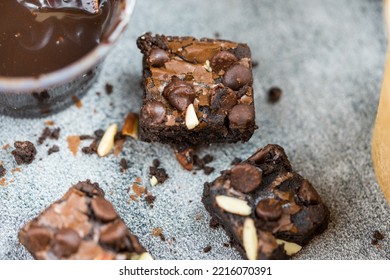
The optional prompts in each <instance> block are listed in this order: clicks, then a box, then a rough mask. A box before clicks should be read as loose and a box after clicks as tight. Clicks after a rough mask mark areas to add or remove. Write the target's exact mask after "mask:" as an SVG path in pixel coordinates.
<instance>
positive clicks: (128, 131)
mask: <svg viewBox="0 0 390 280" xmlns="http://www.w3.org/2000/svg"><path fill="white" fill-rule="evenodd" d="M138 119H139V118H138V114H136V113H132V112H130V113H128V114H127V116H126V119H125V122H124V124H123V127H122V134H123V135H126V136H130V137H132V138H134V139H138Z"/></svg>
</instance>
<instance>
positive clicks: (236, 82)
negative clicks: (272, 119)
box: [137, 33, 257, 146]
mask: <svg viewBox="0 0 390 280" xmlns="http://www.w3.org/2000/svg"><path fill="white" fill-rule="evenodd" d="M137 46H138V48H139V49H140V51H141V52H142V54H143V85H144V96H143V105H142V108H141V113H140V139H141V140H143V141H147V142H161V143H167V144H179V143H181V142H184V143H187V144H189V145H193V146H196V145H199V144H210V143H218V142H228V143H235V142H239V141H241V142H246V141H248V140H249V139H250V138H251V137H252V135H253V133H254V130H255V129H256V128H257V126H256V123H255V107H254V97H253V75H252V58H251V51H250V48H249V46H248V45H247V44H242V43H236V42H231V41H225V40H216V39H207V38H202V39H196V38H194V37H177V36H165V35H155V36H153V35H152V34H151V33H146V34H144V35H142V36H140V37H139V38H138V40H137Z"/></svg>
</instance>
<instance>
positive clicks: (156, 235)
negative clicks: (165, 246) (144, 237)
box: [152, 227, 166, 241]
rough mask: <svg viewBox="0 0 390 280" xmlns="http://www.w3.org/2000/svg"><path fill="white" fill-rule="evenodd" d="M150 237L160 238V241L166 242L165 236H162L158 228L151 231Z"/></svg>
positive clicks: (160, 229) (161, 231)
mask: <svg viewBox="0 0 390 280" xmlns="http://www.w3.org/2000/svg"><path fill="white" fill-rule="evenodd" d="M152 235H153V236H155V237H160V239H161V241H165V240H166V239H165V236H164V234H163V230H162V228H159V227H157V228H153V229H152Z"/></svg>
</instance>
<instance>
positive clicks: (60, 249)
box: [53, 228, 81, 258]
mask: <svg viewBox="0 0 390 280" xmlns="http://www.w3.org/2000/svg"><path fill="white" fill-rule="evenodd" d="M54 240H55V245H54V248H53V251H54V253H55V254H56V255H57V256H58V257H60V258H61V257H69V256H70V255H72V254H74V253H76V252H77V250H78V248H79V246H80V243H81V238H80V236H79V235H78V233H77V232H76V231H75V230H73V229H71V228H64V229H60V230H59V231H58V232H57V233H56V234H55V236H54Z"/></svg>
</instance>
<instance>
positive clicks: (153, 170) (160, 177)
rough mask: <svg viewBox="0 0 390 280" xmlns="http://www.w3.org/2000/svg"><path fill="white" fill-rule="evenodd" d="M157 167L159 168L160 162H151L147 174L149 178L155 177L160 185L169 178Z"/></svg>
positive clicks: (156, 160) (163, 170)
mask: <svg viewBox="0 0 390 280" xmlns="http://www.w3.org/2000/svg"><path fill="white" fill-rule="evenodd" d="M159 166H160V161H159V160H158V159H155V160H153V166H150V167H149V174H150V177H153V176H155V177H156V179H157V181H158V182H159V183H160V184H162V183H164V182H165V181H166V180H167V179H168V178H169V176H168V174H167V172H166V171H165V169H164V168H159Z"/></svg>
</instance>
